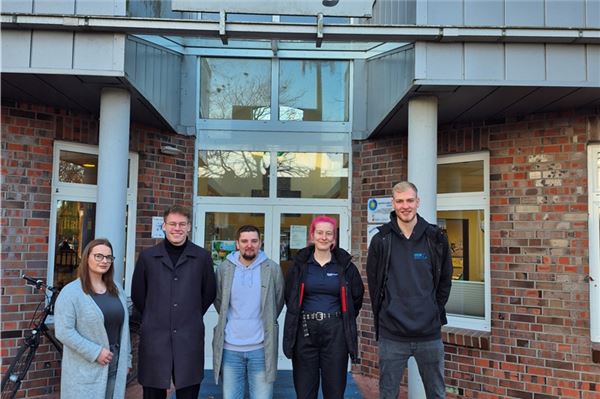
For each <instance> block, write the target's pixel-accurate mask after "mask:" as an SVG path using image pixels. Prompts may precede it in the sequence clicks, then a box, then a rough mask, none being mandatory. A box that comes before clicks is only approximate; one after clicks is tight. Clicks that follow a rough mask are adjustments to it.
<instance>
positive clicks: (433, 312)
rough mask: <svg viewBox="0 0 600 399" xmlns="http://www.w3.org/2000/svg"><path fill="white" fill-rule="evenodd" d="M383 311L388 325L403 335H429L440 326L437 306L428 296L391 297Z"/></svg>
mask: <svg viewBox="0 0 600 399" xmlns="http://www.w3.org/2000/svg"><path fill="white" fill-rule="evenodd" d="M385 313H386V315H387V318H388V321H389V324H390V325H389V327H391V328H393V329H394V330H396V331H397V332H398V333H399V334H400V335H403V336H407V337H419V336H426V335H431V334H435V333H436V332H437V331H439V329H440V327H441V324H440V316H439V313H438V307H437V305H436V303H435V301H434V299H433V298H432V297H430V296H424V297H407V298H398V297H395V298H391V300H390V303H389V305H388V307H387V309H386V310H385ZM386 324H387V323H386Z"/></svg>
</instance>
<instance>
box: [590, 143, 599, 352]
mask: <svg viewBox="0 0 600 399" xmlns="http://www.w3.org/2000/svg"><path fill="white" fill-rule="evenodd" d="M599 162H600V143H595V144H590V145H588V218H589V220H588V230H589V276H588V279H589V284H590V338H591V341H592V342H597V343H600V181H599V180H600V170H599V169H600V166H599Z"/></svg>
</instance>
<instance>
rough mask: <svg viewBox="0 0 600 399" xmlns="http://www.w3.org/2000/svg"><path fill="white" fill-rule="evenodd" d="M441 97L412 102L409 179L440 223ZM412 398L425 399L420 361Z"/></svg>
mask: <svg viewBox="0 0 600 399" xmlns="http://www.w3.org/2000/svg"><path fill="white" fill-rule="evenodd" d="M437 108H438V100H437V97H415V98H413V99H411V100H409V102H408V180H409V181H411V182H413V183H414V184H415V185H416V186H417V188H418V189H419V198H420V199H421V203H420V205H419V211H418V212H419V215H421V216H422V217H424V218H425V219H426V220H427V221H428V222H430V223H436V222H437V125H438V120H437ZM408 398H409V399H422V398H423V399H424V398H425V389H424V388H423V383H422V381H421V376H420V375H419V369H418V368H417V362H416V361H415V359H414V358H410V360H409V362H408Z"/></svg>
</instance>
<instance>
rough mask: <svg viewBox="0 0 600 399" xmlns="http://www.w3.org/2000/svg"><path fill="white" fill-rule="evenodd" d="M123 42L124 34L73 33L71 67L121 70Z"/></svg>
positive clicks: (122, 64)
mask: <svg viewBox="0 0 600 399" xmlns="http://www.w3.org/2000/svg"><path fill="white" fill-rule="evenodd" d="M124 43H125V36H124V35H113V34H110V33H86V34H80V33H77V34H76V35H75V45H74V55H73V68H75V69H89V70H99V69H101V70H118V71H123V68H124V53H125V49H124V47H123V46H124Z"/></svg>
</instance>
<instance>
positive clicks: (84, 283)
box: [78, 238, 119, 296]
mask: <svg viewBox="0 0 600 399" xmlns="http://www.w3.org/2000/svg"><path fill="white" fill-rule="evenodd" d="M98 245H106V246H107V247H109V248H110V252H111V253H112V251H113V247H112V244H111V243H110V241H108V240H107V239H106V238H96V239H95V240H92V241H90V242H89V244H88V245H86V246H85V248H84V249H83V253H82V254H81V262H79V272H78V277H79V280H81V289H83V292H85V293H86V294H88V295H91V294H94V293H95V291H94V288H93V287H92V281H91V279H90V266H89V264H88V259H89V257H90V253H91V252H92V249H94V248H96V247H97V246H98ZM114 275H115V269H114V262H113V263H111V264H110V267H109V268H108V271H107V272H106V273H104V274H103V275H102V281H104V284H106V290H107V291H108V292H109V293H110V294H111V295H113V296H118V295H119V290H118V289H117V286H116V284H115V282H114V280H113V276H114Z"/></svg>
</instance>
